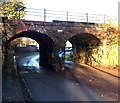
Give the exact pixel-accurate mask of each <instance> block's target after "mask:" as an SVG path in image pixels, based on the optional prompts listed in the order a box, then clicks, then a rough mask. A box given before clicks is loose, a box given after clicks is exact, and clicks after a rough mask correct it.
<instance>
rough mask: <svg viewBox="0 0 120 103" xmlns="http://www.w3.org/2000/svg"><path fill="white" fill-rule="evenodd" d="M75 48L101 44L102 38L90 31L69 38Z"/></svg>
mask: <svg viewBox="0 0 120 103" xmlns="http://www.w3.org/2000/svg"><path fill="white" fill-rule="evenodd" d="M69 41H70V42H71V43H72V45H73V47H74V48H77V49H79V47H83V48H84V47H96V46H99V44H100V39H98V38H97V37H96V36H94V35H92V34H88V33H82V34H78V35H75V36H73V37H71V38H70V39H69Z"/></svg>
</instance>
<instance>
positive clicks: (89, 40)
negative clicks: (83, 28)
mask: <svg viewBox="0 0 120 103" xmlns="http://www.w3.org/2000/svg"><path fill="white" fill-rule="evenodd" d="M69 42H70V43H71V44H72V50H73V58H72V59H73V60H74V61H76V62H79V60H80V59H84V60H82V61H84V63H86V64H87V63H88V62H90V60H89V58H90V57H92V51H93V49H94V48H97V47H98V46H99V45H100V43H101V41H100V39H98V38H97V37H96V36H94V35H93V34H89V33H81V34H77V35H74V36H72V37H71V38H69ZM80 54H84V55H80Z"/></svg>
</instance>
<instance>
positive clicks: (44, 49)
mask: <svg viewBox="0 0 120 103" xmlns="http://www.w3.org/2000/svg"><path fill="white" fill-rule="evenodd" d="M20 37H28V38H31V39H33V40H35V41H36V42H37V43H38V44H39V48H40V66H48V65H50V58H51V55H52V47H53V40H52V39H51V38H50V37H48V36H47V35H46V34H42V33H39V32H37V31H24V32H21V33H19V34H16V35H14V36H13V37H11V38H10V39H9V40H8V41H7V45H8V44H9V43H10V42H11V41H13V40H14V39H17V38H20Z"/></svg>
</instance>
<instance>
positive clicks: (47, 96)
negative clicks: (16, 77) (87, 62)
mask: <svg viewBox="0 0 120 103" xmlns="http://www.w3.org/2000/svg"><path fill="white" fill-rule="evenodd" d="M17 63H18V67H19V70H20V73H21V75H22V77H23V78H24V80H25V82H26V84H27V86H28V88H29V91H30V93H31V96H32V99H33V101H91V102H92V101H114V100H116V99H115V98H112V99H111V97H110V96H105V95H104V94H101V93H103V92H100V91H101V88H97V85H101V84H104V83H107V84H108V83H110V84H111V85H113V87H114V88H116V87H117V85H118V84H117V83H118V78H115V77H113V76H110V75H108V74H105V73H102V72H100V71H97V70H94V69H89V68H85V67H84V66H78V65H75V64H74V65H73V63H71V64H70V62H66V63H68V64H66V67H68V68H69V69H66V71H63V72H56V71H55V70H51V69H49V68H48V69H46V68H44V67H39V66H38V65H39V53H37V52H36V53H29V54H25V55H23V56H20V57H19V56H18V57H17ZM86 79H87V80H86ZM97 79H98V81H100V82H96V81H97ZM90 80H91V82H89V81H90ZM86 81H88V82H89V83H88V82H86ZM93 81H94V83H93ZM95 82H96V83H98V84H97V85H96V83H95ZM90 83H93V84H92V86H93V87H94V88H97V91H95V90H94V89H93V88H89V87H91V85H89V84H90ZM105 86H106V85H105ZM107 86H108V85H107ZM109 86H110V85H109ZM103 88H107V87H103ZM98 89H100V90H99V93H98ZM116 92H117V91H116Z"/></svg>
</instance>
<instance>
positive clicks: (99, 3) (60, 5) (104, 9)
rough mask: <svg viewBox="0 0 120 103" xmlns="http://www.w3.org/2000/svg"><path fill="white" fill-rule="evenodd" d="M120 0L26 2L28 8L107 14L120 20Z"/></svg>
mask: <svg viewBox="0 0 120 103" xmlns="http://www.w3.org/2000/svg"><path fill="white" fill-rule="evenodd" d="M119 1H120V0H24V3H25V4H26V7H27V8H38V9H44V8H45V9H50V10H62V11H71V12H82V13H92V14H105V15H108V16H112V17H113V19H116V20H118V2H119Z"/></svg>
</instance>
